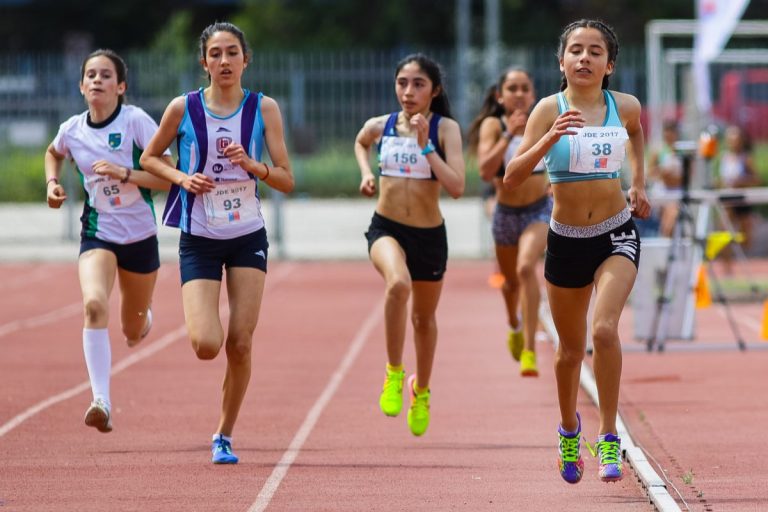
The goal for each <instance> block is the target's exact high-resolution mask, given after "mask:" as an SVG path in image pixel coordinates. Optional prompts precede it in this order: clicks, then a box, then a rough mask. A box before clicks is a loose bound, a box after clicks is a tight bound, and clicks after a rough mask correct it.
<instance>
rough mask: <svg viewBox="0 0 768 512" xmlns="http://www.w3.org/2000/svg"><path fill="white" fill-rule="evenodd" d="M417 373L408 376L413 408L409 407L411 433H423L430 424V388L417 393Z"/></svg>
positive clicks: (418, 434)
mask: <svg viewBox="0 0 768 512" xmlns="http://www.w3.org/2000/svg"><path fill="white" fill-rule="evenodd" d="M415 386H416V375H415V374H414V375H411V376H410V377H408V392H409V394H410V395H411V408H410V409H408V427H409V428H410V429H411V434H413V435H415V436H420V435H423V434H424V432H426V431H427V427H428V426H429V395H430V392H429V390H427V391H425V392H424V393H419V394H416V391H415Z"/></svg>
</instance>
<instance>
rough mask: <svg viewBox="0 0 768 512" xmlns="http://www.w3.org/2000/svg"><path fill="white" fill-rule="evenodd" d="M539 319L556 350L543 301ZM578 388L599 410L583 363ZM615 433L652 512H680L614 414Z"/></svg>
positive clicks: (554, 332) (594, 384)
mask: <svg viewBox="0 0 768 512" xmlns="http://www.w3.org/2000/svg"><path fill="white" fill-rule="evenodd" d="M539 318H540V319H541V322H542V324H544V327H545V329H546V330H547V331H548V332H549V335H550V337H551V338H552V342H553V344H554V346H555V350H557V346H558V345H559V344H560V337H559V336H558V335H557V329H555V322H554V320H552V314H551V313H550V311H549V306H548V304H546V302H545V301H542V302H541V307H540V308H539ZM580 383H581V387H582V388H583V389H584V391H586V392H587V394H588V395H589V397H590V398H591V399H592V401H593V402H594V403H595V405H597V406H598V407H599V406H600V401H599V400H598V397H597V382H596V381H595V376H594V374H593V373H592V368H590V367H589V365H588V364H587V363H585V362H583V363H581V377H580ZM616 430H617V431H618V432H616V433H617V434H618V436H619V437H620V438H621V447H622V449H623V450H624V454H625V457H626V458H627V460H628V461H629V464H630V465H631V466H632V468H633V469H634V470H635V473H636V474H637V476H638V477H639V478H640V481H641V482H642V484H643V487H644V488H645V491H646V493H647V494H648V499H649V500H650V501H651V503H653V505H654V507H656V510H658V511H659V512H681V509H680V506H679V505H678V504H677V502H676V501H675V499H674V498H673V497H672V495H671V494H669V491H668V490H667V486H666V484H665V483H664V480H662V478H661V477H660V476H659V475H658V473H656V471H655V470H654V469H653V466H651V465H650V464H649V463H648V461H647V459H646V457H645V454H644V453H643V450H642V449H640V447H638V446H637V445H636V444H635V441H634V440H633V439H632V437H631V436H630V435H629V431H628V430H627V427H626V424H625V423H624V419H623V418H622V417H621V413H620V412H617V413H616Z"/></svg>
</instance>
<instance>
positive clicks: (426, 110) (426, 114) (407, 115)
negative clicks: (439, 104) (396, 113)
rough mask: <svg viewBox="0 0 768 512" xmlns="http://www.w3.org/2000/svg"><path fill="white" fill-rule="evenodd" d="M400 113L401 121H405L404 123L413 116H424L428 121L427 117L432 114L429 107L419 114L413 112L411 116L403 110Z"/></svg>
mask: <svg viewBox="0 0 768 512" xmlns="http://www.w3.org/2000/svg"><path fill="white" fill-rule="evenodd" d="M400 113H401V114H402V115H403V119H405V121H406V122H410V121H411V118H412V117H413V116H415V115H416V114H421V115H423V116H424V118H425V119H429V116H430V115H432V112H431V111H430V110H429V107H427V108H426V109H424V110H423V111H421V112H414V113H413V114H409V113H408V112H406V111H405V110H402V111H400Z"/></svg>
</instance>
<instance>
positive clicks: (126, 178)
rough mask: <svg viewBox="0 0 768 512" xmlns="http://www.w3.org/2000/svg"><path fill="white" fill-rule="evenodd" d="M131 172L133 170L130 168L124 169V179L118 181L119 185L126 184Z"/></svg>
mask: <svg viewBox="0 0 768 512" xmlns="http://www.w3.org/2000/svg"><path fill="white" fill-rule="evenodd" d="M132 170H133V169H131V168H130V167H126V168H125V171H126V172H125V178H123V179H121V180H120V183H128V178H130V177H131V171H132Z"/></svg>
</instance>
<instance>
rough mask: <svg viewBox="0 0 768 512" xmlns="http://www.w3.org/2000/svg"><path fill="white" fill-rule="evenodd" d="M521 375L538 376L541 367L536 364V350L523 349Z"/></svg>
mask: <svg viewBox="0 0 768 512" xmlns="http://www.w3.org/2000/svg"><path fill="white" fill-rule="evenodd" d="M520 375H522V376H523V377H538V376H539V368H538V367H537V366H536V352H534V351H533V350H523V352H522V353H521V354H520Z"/></svg>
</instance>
